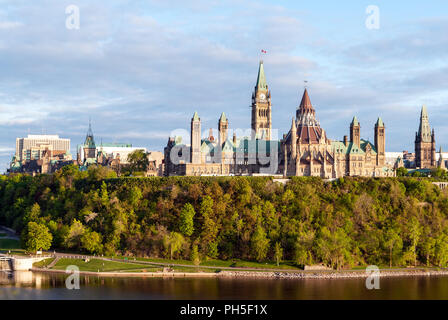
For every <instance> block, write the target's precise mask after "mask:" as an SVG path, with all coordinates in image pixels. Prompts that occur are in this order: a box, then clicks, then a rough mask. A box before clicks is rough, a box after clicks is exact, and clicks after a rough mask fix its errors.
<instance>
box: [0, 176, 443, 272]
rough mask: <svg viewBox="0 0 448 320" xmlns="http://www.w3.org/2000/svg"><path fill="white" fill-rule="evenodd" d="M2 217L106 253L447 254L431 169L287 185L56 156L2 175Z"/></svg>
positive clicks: (435, 260)
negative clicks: (129, 174) (141, 171)
mask: <svg viewBox="0 0 448 320" xmlns="http://www.w3.org/2000/svg"><path fill="white" fill-rule="evenodd" d="M30 223H31V224H30ZM0 224H2V225H6V226H9V227H12V228H15V229H16V230H18V231H19V232H23V234H24V235H25V238H26V239H30V237H29V236H27V235H29V234H30V233H31V232H35V233H36V234H40V235H42V237H41V236H39V239H40V238H44V239H47V240H48V239H49V238H50V237H47V236H46V235H45V230H47V231H48V234H49V235H50V236H51V240H50V243H51V247H52V248H56V249H58V250H71V251H74V250H76V251H81V252H91V253H97V254H107V255H117V254H121V255H127V256H151V257H166V258H170V257H173V258H183V259H194V260H195V261H199V260H200V259H204V258H207V257H211V258H220V259H232V258H239V259H248V260H258V261H267V260H270V261H280V260H289V261H295V263H297V264H298V265H305V264H314V263H324V264H326V265H328V266H332V267H333V268H346V267H349V266H356V265H367V264H376V265H385V266H389V265H397V266H404V265H436V266H441V267H447V266H448V193H447V191H445V190H440V189H439V188H438V187H437V186H435V185H433V184H432V183H431V181H430V179H428V178H415V177H399V178H347V177H346V178H341V179H338V180H335V181H331V182H325V181H323V180H322V179H320V178H306V177H293V178H292V179H291V180H290V181H289V182H288V183H286V184H285V185H283V184H281V183H278V182H275V181H273V180H272V178H270V177H167V178H159V177H151V178H116V175H114V173H113V172H110V170H108V169H107V168H102V167H91V168H89V170H88V171H86V172H79V171H77V170H73V168H63V169H62V170H60V171H58V172H57V173H56V174H54V175H39V176H36V177H30V176H26V175H11V176H0ZM44 228H45V230H44ZM25 242H26V241H25ZM27 246H29V248H30V249H33V250H34V249H35V248H36V246H41V247H46V245H45V246H44V245H41V244H32V243H31V242H30V243H29V244H28V245H27Z"/></svg>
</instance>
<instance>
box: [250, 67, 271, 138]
mask: <svg viewBox="0 0 448 320" xmlns="http://www.w3.org/2000/svg"><path fill="white" fill-rule="evenodd" d="M271 119H272V118H271V92H270V91H269V88H268V85H267V84H266V78H265V76H264V68H263V61H260V66H259V67H258V78H257V84H256V86H255V90H254V93H253V94H252V139H262V140H271V128H272V120H271Z"/></svg>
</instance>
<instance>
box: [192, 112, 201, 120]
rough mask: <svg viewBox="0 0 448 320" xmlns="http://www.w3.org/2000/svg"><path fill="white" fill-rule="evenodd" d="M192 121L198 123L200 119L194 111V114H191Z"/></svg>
mask: <svg viewBox="0 0 448 320" xmlns="http://www.w3.org/2000/svg"><path fill="white" fill-rule="evenodd" d="M193 120H194V121H199V120H200V119H199V115H198V113H197V112H196V111H195V112H194V114H193Z"/></svg>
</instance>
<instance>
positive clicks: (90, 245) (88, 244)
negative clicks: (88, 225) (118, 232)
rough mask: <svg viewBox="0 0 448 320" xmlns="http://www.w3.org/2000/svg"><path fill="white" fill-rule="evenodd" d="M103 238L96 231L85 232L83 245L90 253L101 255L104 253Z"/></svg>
mask: <svg viewBox="0 0 448 320" xmlns="http://www.w3.org/2000/svg"><path fill="white" fill-rule="evenodd" d="M102 241H103V239H102V236H101V235H100V234H99V233H98V232H95V231H85V232H84V233H83V234H82V236H81V244H82V247H83V248H84V249H86V250H87V251H89V252H90V253H97V254H98V253H101V252H102V251H103V244H102Z"/></svg>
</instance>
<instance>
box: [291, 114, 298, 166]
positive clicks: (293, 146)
mask: <svg viewBox="0 0 448 320" xmlns="http://www.w3.org/2000/svg"><path fill="white" fill-rule="evenodd" d="M296 156H297V127H296V122H295V120H294V117H293V118H292V123H291V158H292V159H295V158H296Z"/></svg>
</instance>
